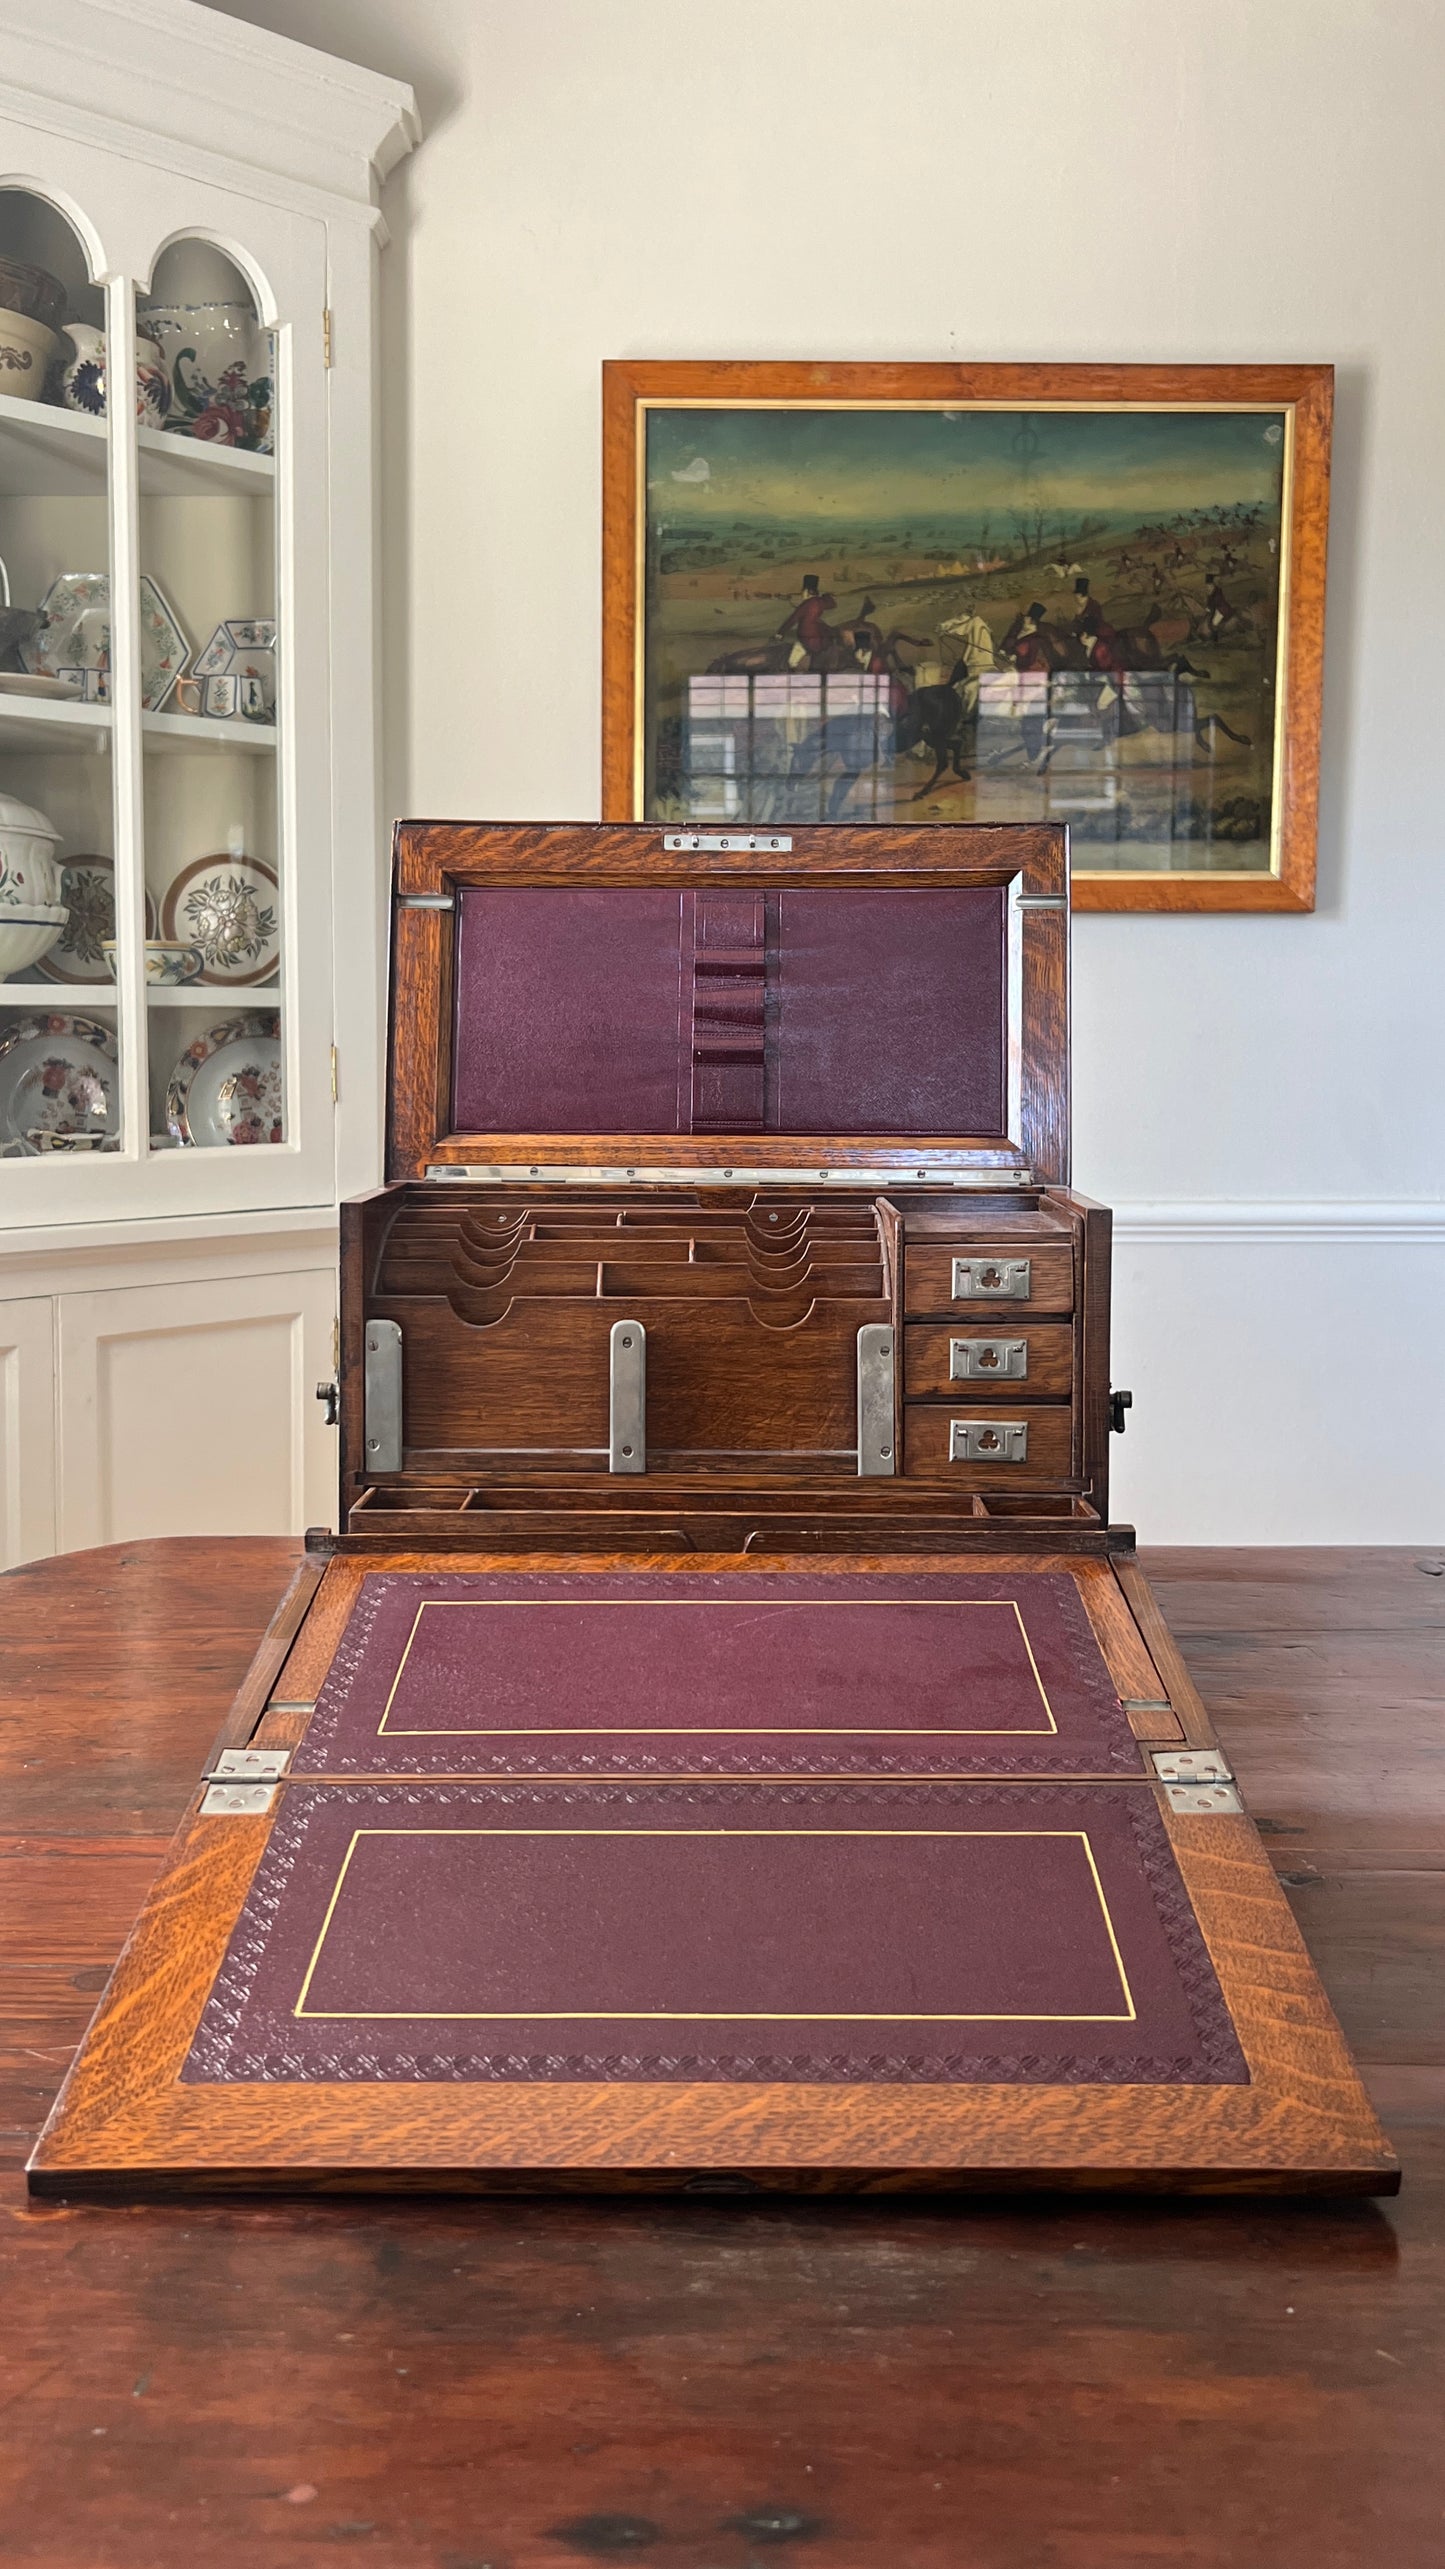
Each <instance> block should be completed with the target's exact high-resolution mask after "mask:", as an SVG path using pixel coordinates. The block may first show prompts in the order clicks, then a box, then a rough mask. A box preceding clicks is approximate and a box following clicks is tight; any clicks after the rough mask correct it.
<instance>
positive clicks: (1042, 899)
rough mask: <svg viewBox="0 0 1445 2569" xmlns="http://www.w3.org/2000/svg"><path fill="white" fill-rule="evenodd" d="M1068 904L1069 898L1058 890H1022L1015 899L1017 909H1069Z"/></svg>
mask: <svg viewBox="0 0 1445 2569" xmlns="http://www.w3.org/2000/svg"><path fill="white" fill-rule="evenodd" d="M1068 906H1069V904H1068V901H1067V898H1066V897H1065V896H1064V895H1062V894H1060V893H1057V892H1020V893H1019V894H1018V895H1017V897H1016V899H1015V901H1014V908H1015V909H1016V910H1067V908H1068Z"/></svg>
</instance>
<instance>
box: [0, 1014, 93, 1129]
mask: <svg viewBox="0 0 1445 2569" xmlns="http://www.w3.org/2000/svg"><path fill="white" fill-rule="evenodd" d="M119 1085H120V1059H119V1055H118V1053H117V1051H116V1041H115V1036H114V1035H113V1033H112V1032H111V1030H110V1028H109V1027H108V1026H100V1025H97V1024H96V1022H95V1020H94V1018H92V1017H71V1016H62V1015H60V1014H59V1013H57V1014H56V1015H55V1016H53V1017H51V1016H41V1017H17V1018H14V1019H12V1020H11V1022H10V1024H9V1025H7V1027H6V1028H5V1031H4V1033H3V1034H0V1144H3V1145H5V1146H7V1148H8V1146H9V1145H11V1144H18V1145H19V1151H20V1155H21V1156H22V1157H26V1158H29V1157H32V1156H34V1157H38V1156H39V1154H40V1153H41V1152H42V1151H44V1150H48V1149H51V1148H53V1147H54V1143H53V1141H52V1140H51V1138H50V1137H51V1136H56V1137H60V1138H62V1139H63V1138H65V1137H67V1136H71V1137H79V1138H80V1139H81V1140H85V1139H86V1138H87V1137H88V1138H89V1142H90V1146H91V1147H92V1148H94V1147H97V1146H98V1147H100V1148H104V1147H106V1146H107V1145H112V1146H118V1145H119V1141H120V1100H119V1094H118V1092H119Z"/></svg>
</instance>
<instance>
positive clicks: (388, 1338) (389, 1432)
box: [365, 1320, 401, 1472]
mask: <svg viewBox="0 0 1445 2569" xmlns="http://www.w3.org/2000/svg"><path fill="white" fill-rule="evenodd" d="M365 1435H366V1468H367V1470H368V1472H399V1471H400V1470H401V1324H400V1322H399V1321H396V1320H368V1322H367V1324H366V1429H365Z"/></svg>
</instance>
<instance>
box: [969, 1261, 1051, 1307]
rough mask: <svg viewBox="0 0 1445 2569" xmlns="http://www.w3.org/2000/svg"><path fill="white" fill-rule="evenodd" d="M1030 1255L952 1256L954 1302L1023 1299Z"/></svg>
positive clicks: (1026, 1293) (1030, 1271)
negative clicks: (995, 1256) (1019, 1256)
mask: <svg viewBox="0 0 1445 2569" xmlns="http://www.w3.org/2000/svg"><path fill="white" fill-rule="evenodd" d="M1032 1282H1033V1260H1032V1258H955V1259H954V1262H953V1299H954V1301H955V1302H1027V1301H1028V1298H1029V1293H1030V1289H1031V1287H1032Z"/></svg>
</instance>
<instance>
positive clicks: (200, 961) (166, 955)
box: [100, 937, 206, 990]
mask: <svg viewBox="0 0 1445 2569" xmlns="http://www.w3.org/2000/svg"><path fill="white" fill-rule="evenodd" d="M100 950H101V953H102V954H103V955H104V957H105V959H106V962H107V963H108V964H109V966H110V976H111V979H112V981H113V980H114V979H115V958H116V951H117V948H116V940H115V938H114V937H102V938H101V941H100ZM205 969H206V958H205V956H204V955H203V954H202V952H201V949H200V947H199V946H184V945H171V944H169V943H168V942H167V941H166V940H165V938H163V937H147V939H146V979H147V981H149V982H150V983H152V984H153V986H154V987H155V988H156V989H159V990H177V989H179V988H180V987H181V986H182V985H183V984H184V983H185V982H187V981H199V979H200V977H201V974H202V973H203V972H204V971H205Z"/></svg>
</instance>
